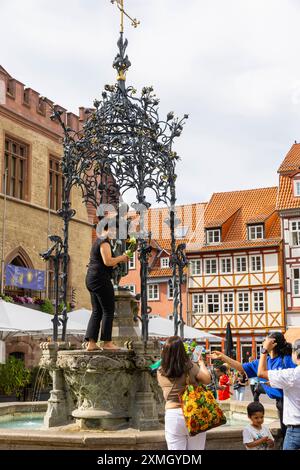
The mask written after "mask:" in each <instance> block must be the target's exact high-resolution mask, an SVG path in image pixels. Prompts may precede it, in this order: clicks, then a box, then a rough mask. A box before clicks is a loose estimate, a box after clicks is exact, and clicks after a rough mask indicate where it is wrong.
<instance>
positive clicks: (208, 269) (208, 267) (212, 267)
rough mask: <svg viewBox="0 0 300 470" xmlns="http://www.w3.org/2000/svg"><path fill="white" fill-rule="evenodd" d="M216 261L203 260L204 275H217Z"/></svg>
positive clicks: (210, 259)
mask: <svg viewBox="0 0 300 470" xmlns="http://www.w3.org/2000/svg"><path fill="white" fill-rule="evenodd" d="M217 272H218V269H217V259H216V258H209V259H206V260H205V274H217Z"/></svg>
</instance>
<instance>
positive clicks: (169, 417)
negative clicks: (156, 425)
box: [157, 332, 300, 450]
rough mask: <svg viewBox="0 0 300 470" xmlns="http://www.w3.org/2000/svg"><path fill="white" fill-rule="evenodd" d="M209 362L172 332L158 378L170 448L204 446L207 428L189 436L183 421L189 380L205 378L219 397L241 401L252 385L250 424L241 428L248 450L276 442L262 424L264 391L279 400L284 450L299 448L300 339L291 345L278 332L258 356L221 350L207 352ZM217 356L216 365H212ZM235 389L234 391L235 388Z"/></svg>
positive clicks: (194, 383)
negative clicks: (243, 357) (183, 398)
mask: <svg viewBox="0 0 300 470" xmlns="http://www.w3.org/2000/svg"><path fill="white" fill-rule="evenodd" d="M208 358H209V361H208V362H210V364H208V363H207V362H206V361H204V359H203V355H202V354H199V357H198V360H197V363H195V362H193V361H192V360H191V358H190V357H189V356H188V354H187V353H186V350H185V348H184V344H183V341H182V340H181V338H179V337H178V336H173V337H170V338H168V340H167V341H166V342H165V344H164V346H163V349H162V360H161V365H160V368H159V369H158V373H157V377H158V383H159V385H160V386H161V388H162V390H163V394H164V398H165V402H166V405H165V408H166V412H165V434H166V441H167V445H168V449H169V450H201V449H204V448H205V441H206V432H201V433H199V434H197V435H195V436H190V435H189V433H188V430H187V427H186V425H185V419H184V415H183V411H182V408H181V401H180V396H181V394H182V393H183V392H184V390H185V388H186V378H187V376H188V377H189V383H190V384H193V385H194V386H197V385H199V384H204V385H205V386H206V387H207V388H208V389H210V390H211V391H212V392H213V394H214V396H215V397H216V398H218V401H219V402H222V401H225V400H229V399H235V400H238V401H242V400H243V399H244V397H245V390H246V387H247V386H248V385H250V387H251V391H252V394H253V401H251V402H250V403H249V404H248V406H247V414H248V418H249V424H248V426H246V427H245V429H244V431H243V443H244V446H245V448H246V449H247V450H267V449H272V448H274V438H273V436H272V434H271V432H270V430H269V429H268V427H267V426H266V425H265V424H264V406H263V404H262V403H260V402H259V396H260V394H261V393H265V394H266V395H267V396H268V397H269V398H271V399H272V400H274V401H275V404H276V407H277V410H278V416H279V421H280V427H281V434H282V437H283V450H296V449H299V450H300V339H299V340H297V341H296V342H295V343H294V345H293V347H292V346H291V344H290V343H288V342H287V341H286V339H285V337H284V335H283V334H282V333H280V332H276V333H272V334H270V335H269V336H268V337H267V338H266V339H265V341H264V342H263V345H262V349H261V353H260V358H259V359H253V360H249V362H245V363H241V362H239V361H236V360H235V359H232V358H231V357H228V356H226V355H225V354H223V353H222V352H221V351H213V352H212V353H211V354H209V356H208ZM215 361H217V365H215V366H214V363H215ZM231 389H232V391H231Z"/></svg>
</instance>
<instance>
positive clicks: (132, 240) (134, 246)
mask: <svg viewBox="0 0 300 470" xmlns="http://www.w3.org/2000/svg"><path fill="white" fill-rule="evenodd" d="M136 250H137V241H136V238H135V237H130V239H129V244H128V247H127V250H126V251H125V255H127V256H128V258H132V257H133V253H134V252H135V251H136Z"/></svg>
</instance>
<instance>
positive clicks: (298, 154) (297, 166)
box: [278, 144, 300, 173]
mask: <svg viewBox="0 0 300 470" xmlns="http://www.w3.org/2000/svg"><path fill="white" fill-rule="evenodd" d="M297 170H300V144H294V145H292V147H291V148H290V150H289V152H288V153H287V155H286V157H285V159H284V160H283V162H282V163H281V165H280V167H279V170H278V173H286V172H291V171H297Z"/></svg>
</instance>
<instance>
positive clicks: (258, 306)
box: [253, 291, 265, 312]
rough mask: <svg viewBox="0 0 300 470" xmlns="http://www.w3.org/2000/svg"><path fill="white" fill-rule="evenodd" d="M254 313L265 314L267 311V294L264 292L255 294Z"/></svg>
mask: <svg viewBox="0 0 300 470" xmlns="http://www.w3.org/2000/svg"><path fill="white" fill-rule="evenodd" d="M253 311H254V312H264V311H265V293H264V291H254V292H253Z"/></svg>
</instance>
